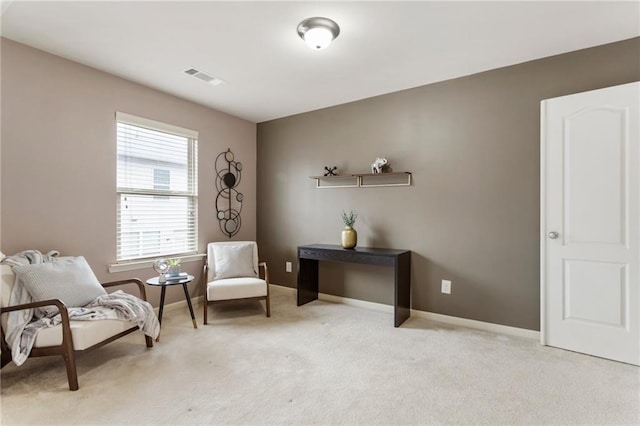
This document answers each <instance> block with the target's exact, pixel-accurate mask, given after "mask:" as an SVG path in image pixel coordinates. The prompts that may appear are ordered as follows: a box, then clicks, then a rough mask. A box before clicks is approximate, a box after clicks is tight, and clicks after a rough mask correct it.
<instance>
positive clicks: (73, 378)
mask: <svg viewBox="0 0 640 426" xmlns="http://www.w3.org/2000/svg"><path fill="white" fill-rule="evenodd" d="M62 358H64V363H65V366H66V367H67V381H68V382H69V390H70V391H77V390H78V372H77V371H76V357H75V354H74V352H73V349H72V350H71V351H66V350H65V352H64V353H63V354H62Z"/></svg>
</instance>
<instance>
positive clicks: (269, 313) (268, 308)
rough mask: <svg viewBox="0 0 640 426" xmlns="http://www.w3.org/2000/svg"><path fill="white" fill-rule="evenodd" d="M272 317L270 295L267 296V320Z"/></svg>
mask: <svg viewBox="0 0 640 426" xmlns="http://www.w3.org/2000/svg"><path fill="white" fill-rule="evenodd" d="M270 316H271V304H270V303H269V294H267V318H269V317H270Z"/></svg>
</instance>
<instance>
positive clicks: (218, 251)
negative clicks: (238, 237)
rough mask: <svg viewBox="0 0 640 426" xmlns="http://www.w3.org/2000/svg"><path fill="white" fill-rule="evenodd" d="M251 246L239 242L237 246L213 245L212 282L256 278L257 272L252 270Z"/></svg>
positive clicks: (249, 243)
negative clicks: (213, 269)
mask: <svg viewBox="0 0 640 426" xmlns="http://www.w3.org/2000/svg"><path fill="white" fill-rule="evenodd" d="M253 244H254V243H251V242H242V243H240V242H239V243H237V244H216V245H214V247H213V257H214V261H215V265H214V267H215V276H214V280H221V279H225V278H240V277H254V278H255V277H257V276H258V271H256V270H255V269H254V260H253V251H254V250H253V249H254V247H253Z"/></svg>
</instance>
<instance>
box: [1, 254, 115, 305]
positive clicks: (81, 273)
mask: <svg viewBox="0 0 640 426" xmlns="http://www.w3.org/2000/svg"><path fill="white" fill-rule="evenodd" d="M13 272H14V273H15V274H16V276H17V278H18V279H19V280H20V281H21V282H22V284H23V285H24V286H25V288H26V289H27V291H28V292H29V294H31V297H32V298H33V300H34V301H36V302H38V301H41V300H49V299H60V300H61V301H62V302H63V303H64V304H65V305H67V307H69V308H71V307H81V306H85V305H86V304H88V303H89V302H91V301H93V300H94V299H95V298H96V297H98V296H102V295H104V294H107V292H106V290H105V289H104V287H102V285H100V282H99V281H98V279H97V278H96V276H95V275H94V273H93V271H92V270H91V267H90V266H89V264H88V263H87V261H86V260H85V258H84V257H82V256H79V257H69V258H66V259H58V260H56V261H55V262H46V263H39V264H32V265H20V266H14V268H13ZM57 312H58V308H56V307H55V306H45V307H44V308H41V313H42V314H43V315H47V316H48V315H52V314H55V313H57Z"/></svg>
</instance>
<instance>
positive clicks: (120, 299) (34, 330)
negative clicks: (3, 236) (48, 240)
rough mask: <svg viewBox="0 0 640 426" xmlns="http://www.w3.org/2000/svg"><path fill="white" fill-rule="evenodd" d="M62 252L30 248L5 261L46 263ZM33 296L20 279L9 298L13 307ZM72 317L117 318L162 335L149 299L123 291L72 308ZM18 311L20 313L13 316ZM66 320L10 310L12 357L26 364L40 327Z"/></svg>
mask: <svg viewBox="0 0 640 426" xmlns="http://www.w3.org/2000/svg"><path fill="white" fill-rule="evenodd" d="M57 255H58V252H49V254H47V255H42V254H41V253H40V252H38V251H37V250H29V251H26V252H22V253H19V254H17V255H15V256H9V257H6V258H5V259H3V263H6V264H8V265H11V266H15V265H21V264H25V263H43V262H50V261H55V257H56V256H57ZM31 301H32V300H31V296H30V295H29V293H28V292H27V290H26V289H25V288H24V286H23V285H22V283H21V282H20V281H19V280H18V279H17V278H16V283H15V285H14V286H13V289H12V292H11V296H10V299H9V302H10V303H9V304H10V306H14V305H18V304H22V303H29V302H31ZM68 312H69V319H73V320H83V321H92V320H105V319H116V320H122V321H130V322H135V323H136V325H138V327H139V328H140V330H142V332H143V333H144V334H146V335H147V336H150V337H152V338H156V337H158V335H159V334H160V323H159V322H158V318H157V317H156V315H155V312H154V311H153V307H152V306H151V304H149V303H148V302H146V301H144V300H142V299H140V298H138V297H136V296H132V295H130V294H128V293H125V292H123V291H122V290H118V291H115V292H113V293H110V294H105V295H102V296H99V297H97V298H96V299H95V300H93V301H92V302H91V303H89V304H88V305H86V306H84V307H81V308H68ZM12 314H16V315H12ZM60 323H62V315H60V314H59V313H58V314H56V315H54V316H51V317H43V318H36V317H34V309H25V310H21V311H16V312H10V313H9V318H8V324H7V335H6V337H7V339H6V340H7V343H8V344H9V346H11V357H12V359H13V362H14V363H15V364H16V365H22V364H23V363H24V362H25V361H26V360H27V358H28V357H29V354H30V353H31V349H32V348H33V345H34V343H35V341H36V337H37V336H38V333H39V332H40V330H42V329H44V328H47V327H55V326H57V325H59V324H60Z"/></svg>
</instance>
